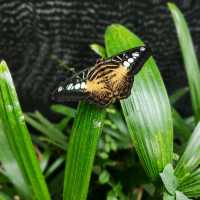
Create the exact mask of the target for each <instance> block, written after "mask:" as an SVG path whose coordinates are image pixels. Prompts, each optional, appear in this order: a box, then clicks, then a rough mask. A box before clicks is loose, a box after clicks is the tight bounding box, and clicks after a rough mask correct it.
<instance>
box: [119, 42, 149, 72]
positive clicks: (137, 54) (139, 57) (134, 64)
mask: <svg viewBox="0 0 200 200" xmlns="http://www.w3.org/2000/svg"><path fill="white" fill-rule="evenodd" d="M150 55H151V53H150V50H149V48H148V47H147V46H140V47H136V48H133V49H129V50H127V51H125V52H122V53H121V54H120V55H119V57H120V58H121V62H122V65H123V67H125V68H126V69H127V70H130V71H133V73H134V74H136V73H137V72H138V71H139V70H140V69H141V68H142V66H143V65H144V63H145V62H146V61H147V59H148V58H149V57H150Z"/></svg>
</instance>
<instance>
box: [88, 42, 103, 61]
mask: <svg viewBox="0 0 200 200" xmlns="http://www.w3.org/2000/svg"><path fill="white" fill-rule="evenodd" d="M90 48H91V49H92V50H93V51H94V52H95V53H97V54H98V55H99V56H101V57H102V58H105V57H106V51H105V48H104V47H103V46H101V45H99V44H91V45H90Z"/></svg>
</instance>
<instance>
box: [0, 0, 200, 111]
mask: <svg viewBox="0 0 200 200" xmlns="http://www.w3.org/2000/svg"><path fill="white" fill-rule="evenodd" d="M166 2H167V1H162V0H148V1H147V0H140V1H136V0H121V1H116V0H115V1H114V0H113V1H111V0H107V1H100V0H95V1H94V0H93V1H92V0H85V1H78V0H76V1H71V0H69V1H64V0H56V1H55V0H42V1H25V0H23V1H19V0H12V1H6V0H1V1H0V19H1V20H0V57H1V58H3V59H5V60H6V62H7V63H8V65H9V68H10V70H11V72H12V76H13V78H14V82H15V85H16V88H17V92H18V95H19V97H20V101H21V104H22V107H23V109H24V110H25V111H32V110H35V109H39V110H40V111H43V112H46V113H47V112H48V108H49V105H50V104H51V103H52V102H51V99H50V94H51V92H52V90H53V89H54V87H55V86H56V85H57V84H58V82H60V81H61V80H63V79H65V78H66V77H70V76H71V74H70V73H69V72H66V71H64V70H63V69H62V68H61V67H58V62H57V61H55V60H54V59H52V55H54V56H56V57H57V58H58V59H60V60H63V61H64V62H65V63H66V64H68V65H70V66H73V67H76V70H77V71H78V70H80V69H83V68H84V67H88V66H91V65H92V64H93V63H95V60H96V58H97V55H95V53H94V52H93V51H92V50H91V49H90V48H89V45H90V44H91V43H94V42H95V43H100V44H102V45H103V42H104V41H103V35H104V32H105V29H106V27H107V26H108V25H110V24H111V23H120V24H122V25H125V26H126V27H128V28H129V29H130V30H131V31H133V32H135V33H136V34H138V36H139V37H141V38H142V39H143V40H144V42H145V43H147V44H149V46H150V47H151V48H152V52H153V55H154V57H155V59H156V61H157V63H158V66H159V68H160V71H161V73H162V75H163V78H164V81H165V83H166V87H167V90H168V92H169V94H171V93H172V92H173V91H174V90H176V89H178V88H180V87H183V86H185V85H186V84H187V81H186V77H185V71H184V67H183V62H182V59H181V53H180V48H179V45H178V41H177V36H176V30H175V27H174V24H173V21H172V18H171V16H170V13H169V11H168V9H167V5H166ZM173 2H175V3H176V4H177V5H178V6H179V8H180V9H181V10H182V11H183V13H184V15H185V17H186V20H187V21H188V25H189V27H190V30H191V34H192V37H193V41H194V45H195V49H196V52H197V55H198V58H199V57H200V54H199V49H200V45H199V40H200V37H199V35H200V20H199V19H200V1H198V0H196V1H195V0H182V1H173ZM188 99H189V98H188V97H186V98H185V99H184V100H182V103H181V104H179V105H181V106H180V107H179V110H181V112H182V113H184V114H187V113H188V112H189V108H188V107H186V106H185V104H186V103H187V102H188Z"/></svg>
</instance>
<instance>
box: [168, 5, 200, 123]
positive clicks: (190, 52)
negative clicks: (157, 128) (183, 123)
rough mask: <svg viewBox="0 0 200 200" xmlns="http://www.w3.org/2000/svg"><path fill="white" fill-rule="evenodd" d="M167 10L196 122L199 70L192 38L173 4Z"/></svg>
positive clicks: (199, 105)
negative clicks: (170, 16) (182, 64)
mask: <svg viewBox="0 0 200 200" xmlns="http://www.w3.org/2000/svg"><path fill="white" fill-rule="evenodd" d="M168 7H169V10H170V12H171V14H172V18H173V20H174V23H175V26H176V30H177V34H178V39H179V44H180V47H181V51H182V55H183V60H184V63H185V70H186V73H187V78H188V82H189V87H190V93H191V100H192V107H193V111H194V115H195V118H196V121H199V120H200V70H199V65H198V61H197V57H196V54H195V50H194V45H193V42H192V38H191V35H190V32H189V29H188V26H187V23H186V21H185V18H184V16H183V14H182V13H181V11H180V10H179V9H178V8H177V7H176V5H175V4H173V3H168Z"/></svg>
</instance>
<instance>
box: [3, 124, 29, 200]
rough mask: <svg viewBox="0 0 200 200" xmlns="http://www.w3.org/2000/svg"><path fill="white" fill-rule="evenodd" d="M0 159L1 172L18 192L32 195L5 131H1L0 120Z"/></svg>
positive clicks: (22, 194) (24, 195) (26, 196)
mask: <svg viewBox="0 0 200 200" xmlns="http://www.w3.org/2000/svg"><path fill="white" fill-rule="evenodd" d="M0 147H1V151H0V161H1V165H2V166H3V169H4V170H3V171H1V173H3V174H4V175H5V176H6V177H7V178H8V179H9V180H10V182H11V183H12V184H13V185H14V186H15V188H16V189H17V191H18V192H19V194H20V195H21V196H22V197H23V198H25V199H28V198H29V197H31V195H32V191H31V190H30V188H29V187H28V180H27V179H26V178H24V176H23V174H22V173H21V169H20V168H19V166H18V165H17V163H16V162H15V155H14V154H13V153H12V151H11V149H10V147H9V143H8V140H7V138H6V135H5V133H4V132H3V125H2V122H0Z"/></svg>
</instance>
